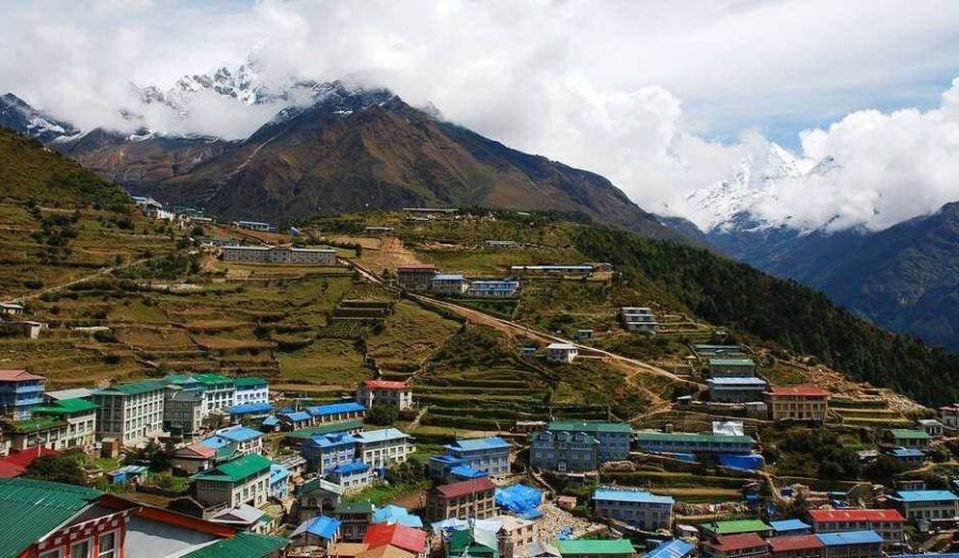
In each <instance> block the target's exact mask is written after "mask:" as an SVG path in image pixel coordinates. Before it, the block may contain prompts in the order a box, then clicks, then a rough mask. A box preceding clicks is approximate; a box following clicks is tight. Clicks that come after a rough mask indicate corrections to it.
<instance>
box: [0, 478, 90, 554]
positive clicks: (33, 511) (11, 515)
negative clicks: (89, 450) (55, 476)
mask: <svg viewBox="0 0 959 558" xmlns="http://www.w3.org/2000/svg"><path fill="white" fill-rule="evenodd" d="M102 495H103V493H102V492H100V491H99V490H94V489H92V488H87V487H85V486H75V485H72V484H61V483H58V482H47V481H39V480H30V479H21V478H14V479H0V525H3V536H2V537H0V556H4V557H6V556H19V555H20V553H21V552H23V551H24V550H25V549H27V548H28V547H29V546H30V545H32V544H33V543H35V542H37V540H39V539H40V537H42V536H44V535H46V534H47V533H49V532H50V531H53V530H54V529H56V528H57V527H59V526H61V525H63V524H64V523H65V522H66V521H67V520H69V519H71V518H72V517H74V516H75V515H77V514H78V513H80V512H81V511H83V510H84V509H85V508H87V507H88V506H90V505H91V504H93V503H94V502H95V501H96V500H97V499H98V498H99V497H100V496H102Z"/></svg>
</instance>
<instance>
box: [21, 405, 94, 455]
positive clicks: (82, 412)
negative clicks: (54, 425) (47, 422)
mask: <svg viewBox="0 0 959 558" xmlns="http://www.w3.org/2000/svg"><path fill="white" fill-rule="evenodd" d="M33 414H34V415H35V416H37V417H56V418H57V419H59V420H61V421H63V422H65V423H66V424H67V428H66V431H65V432H64V433H63V435H62V436H60V438H59V443H58V444H55V445H53V446H50V447H51V448H52V449H57V450H63V449H70V448H88V447H90V446H92V445H93V443H94V442H95V441H96V430H97V406H96V405H94V404H93V403H91V402H89V401H87V400H86V399H61V400H59V401H52V402H50V403H48V404H46V405H41V406H39V407H34V408H33Z"/></svg>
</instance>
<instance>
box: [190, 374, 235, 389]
mask: <svg viewBox="0 0 959 558" xmlns="http://www.w3.org/2000/svg"><path fill="white" fill-rule="evenodd" d="M193 377H194V378H196V381H198V382H200V383H201V384H203V385H205V386H211V385H217V384H232V383H233V378H227V377H226V376H224V375H223V374H194V375H193Z"/></svg>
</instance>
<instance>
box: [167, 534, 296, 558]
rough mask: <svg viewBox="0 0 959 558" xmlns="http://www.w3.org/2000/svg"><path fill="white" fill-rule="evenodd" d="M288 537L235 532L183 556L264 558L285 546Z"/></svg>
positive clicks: (199, 557) (187, 557)
mask: <svg viewBox="0 0 959 558" xmlns="http://www.w3.org/2000/svg"><path fill="white" fill-rule="evenodd" d="M289 544H290V540H289V539H285V538H283V537H270V536H267V535H257V534H256V533H249V532H246V531H243V532H240V533H237V534H236V535H235V536H234V537H233V538H232V539H223V540H222V541H219V542H216V543H213V544H211V545H208V546H204V547H203V548H201V549H199V550H194V551H193V552H191V553H189V554H187V555H186V556H184V558H223V557H224V556H229V557H230V558H264V557H266V556H269V555H270V553H272V552H276V551H277V550H280V549H282V548H286V546H287V545H289Z"/></svg>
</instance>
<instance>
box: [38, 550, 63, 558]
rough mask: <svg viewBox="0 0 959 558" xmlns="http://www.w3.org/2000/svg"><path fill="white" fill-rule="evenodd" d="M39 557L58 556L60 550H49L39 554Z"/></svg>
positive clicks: (53, 557) (49, 557)
mask: <svg viewBox="0 0 959 558" xmlns="http://www.w3.org/2000/svg"><path fill="white" fill-rule="evenodd" d="M40 558H60V550H59V549H57V550H51V551H50V552H44V553H43V554H41V555H40Z"/></svg>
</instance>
